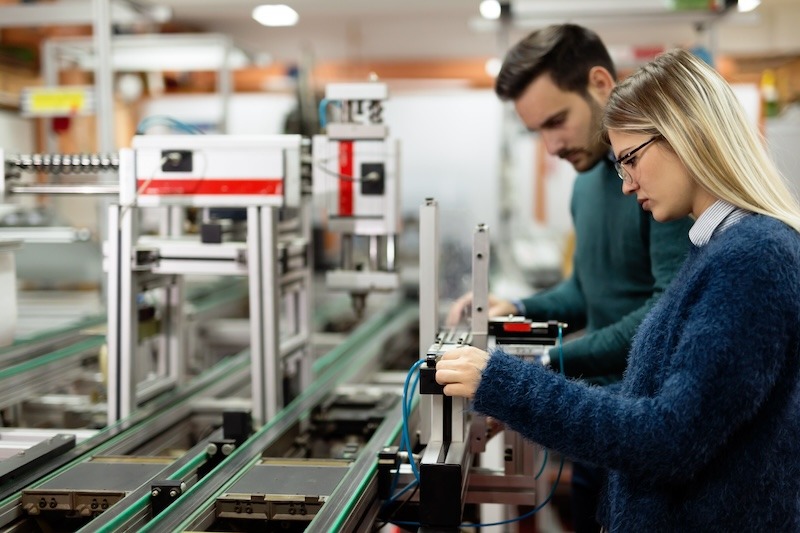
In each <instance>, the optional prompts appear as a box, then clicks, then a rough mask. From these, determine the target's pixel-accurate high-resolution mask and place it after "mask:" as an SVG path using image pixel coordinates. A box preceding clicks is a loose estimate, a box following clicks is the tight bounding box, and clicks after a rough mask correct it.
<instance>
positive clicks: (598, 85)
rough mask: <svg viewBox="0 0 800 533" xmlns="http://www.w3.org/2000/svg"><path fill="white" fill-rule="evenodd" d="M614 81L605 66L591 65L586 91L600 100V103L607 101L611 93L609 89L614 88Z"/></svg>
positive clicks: (603, 103)
mask: <svg viewBox="0 0 800 533" xmlns="http://www.w3.org/2000/svg"><path fill="white" fill-rule="evenodd" d="M615 85H616V83H615V82H614V76H612V75H611V73H610V72H609V71H608V69H607V68H605V67H600V66H597V67H592V69H591V70H590V71H589V83H588V87H587V89H588V91H589V94H591V95H592V96H593V97H594V98H595V100H597V101H598V102H600V103H601V104H602V105H605V103H606V102H607V101H608V97H609V96H610V95H611V90H612V89H613V88H614V86H615Z"/></svg>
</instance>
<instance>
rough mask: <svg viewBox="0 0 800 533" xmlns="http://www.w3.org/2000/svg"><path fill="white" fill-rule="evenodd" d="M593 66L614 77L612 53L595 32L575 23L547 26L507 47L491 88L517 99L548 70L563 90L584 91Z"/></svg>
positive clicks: (500, 93) (507, 96)
mask: <svg viewBox="0 0 800 533" xmlns="http://www.w3.org/2000/svg"><path fill="white" fill-rule="evenodd" d="M592 67H605V68H606V70H608V71H609V72H610V73H611V76H612V77H613V78H615V79H616V77H617V73H616V70H615V69H614V63H613V62H612V61H611V56H610V55H609V54H608V50H606V47H605V45H604V44H603V41H601V40H600V37H598V36H597V34H596V33H595V32H593V31H592V30H589V29H587V28H584V27H582V26H577V25H575V24H561V25H558V26H548V27H547V28H544V29H541V30H537V31H535V32H533V33H531V34H530V35H528V36H527V37H525V38H524V39H523V40H521V41H520V42H518V43H517V44H516V45H514V47H513V48H511V50H509V51H508V53H507V54H506V57H505V59H504V60H503V67H502V68H501V69H500V74H498V75H497V80H496V81H495V86H494V90H495V92H496V93H497V96H499V97H500V99H501V100H516V99H517V98H519V97H520V95H521V94H522V93H523V92H524V91H525V88H526V87H528V85H530V83H531V82H532V81H534V80H535V79H536V78H538V77H539V76H541V75H542V74H544V73H546V72H547V73H549V74H550V76H551V77H552V78H553V82H554V83H555V84H556V86H557V87H558V88H559V89H561V90H562V91H571V92H576V93H580V94H582V95H585V94H586V89H587V86H588V82H589V71H590V70H591V69H592Z"/></svg>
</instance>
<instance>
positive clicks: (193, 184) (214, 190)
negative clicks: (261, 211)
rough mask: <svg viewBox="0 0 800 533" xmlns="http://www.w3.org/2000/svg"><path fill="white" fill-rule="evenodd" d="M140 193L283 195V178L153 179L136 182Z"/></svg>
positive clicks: (159, 194) (171, 194)
mask: <svg viewBox="0 0 800 533" xmlns="http://www.w3.org/2000/svg"><path fill="white" fill-rule="evenodd" d="M136 188H137V191H138V194H142V195H152V196H173V195H179V196H193V195H220V196H224V195H254V196H256V195H281V194H283V180H282V179H257V178H256V179H219V178H215V179H208V178H205V179H204V178H199V179H171V180H165V179H160V178H159V179H153V180H138V181H137V182H136Z"/></svg>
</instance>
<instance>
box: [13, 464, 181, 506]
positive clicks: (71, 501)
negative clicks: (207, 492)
mask: <svg viewBox="0 0 800 533" xmlns="http://www.w3.org/2000/svg"><path fill="white" fill-rule="evenodd" d="M142 459H143V460H142V461H141V462H137V461H135V460H131V459H130V458H126V459H123V460H122V461H123V462H106V461H97V462H95V461H89V462H85V463H80V464H78V465H75V466H74V467H72V468H70V469H69V470H66V471H65V472H63V473H61V474H60V475H58V476H56V477H54V478H52V479H49V480H47V481H45V482H44V483H42V484H41V485H39V486H37V487H36V488H35V489H29V490H25V491H23V493H22V507H23V509H24V510H25V511H26V512H28V513H29V514H39V513H41V512H46V511H51V512H52V511H62V512H78V513H80V514H82V515H84V516H89V515H92V514H99V513H101V512H103V511H105V510H106V509H108V508H109V507H111V506H112V505H114V504H115V503H117V502H118V501H119V500H121V499H122V498H124V497H125V495H126V494H127V493H128V492H131V491H133V490H135V489H137V488H138V487H139V486H141V485H143V484H145V483H147V482H149V481H150V480H151V479H152V478H154V477H156V476H157V475H158V473H159V472H160V471H161V470H163V469H164V467H165V466H167V465H168V464H169V462H168V460H166V459H162V460H155V461H154V460H153V458H142ZM159 459H161V458H159Z"/></svg>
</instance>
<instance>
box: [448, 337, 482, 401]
mask: <svg viewBox="0 0 800 533" xmlns="http://www.w3.org/2000/svg"><path fill="white" fill-rule="evenodd" d="M488 362H489V354H488V353H486V352H484V351H483V350H479V349H478V348H475V347H473V346H465V347H463V348H456V349H455V350H450V351H449V352H445V353H444V354H443V355H442V358H441V359H439V361H438V362H437V363H436V382H437V383H439V385H444V393H445V394H446V395H447V396H461V397H463V398H472V397H473V396H474V395H475V391H476V390H478V385H479V384H480V382H481V373H482V372H483V369H484V368H486V365H487V364H488Z"/></svg>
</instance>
